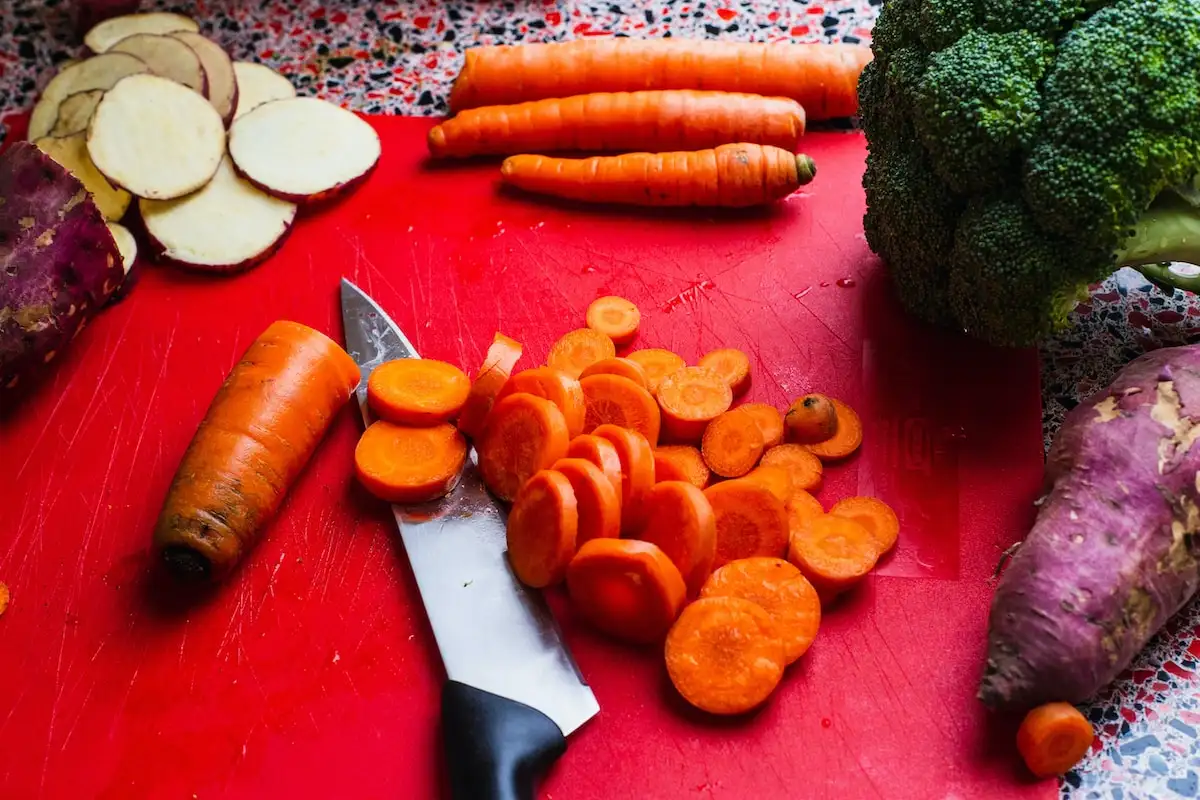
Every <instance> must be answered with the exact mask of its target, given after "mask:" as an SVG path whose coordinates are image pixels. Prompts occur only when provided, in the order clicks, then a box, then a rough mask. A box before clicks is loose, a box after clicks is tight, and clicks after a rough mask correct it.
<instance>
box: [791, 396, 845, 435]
mask: <svg viewBox="0 0 1200 800" xmlns="http://www.w3.org/2000/svg"><path fill="white" fill-rule="evenodd" d="M783 422H784V427H785V429H786V435H787V440H788V441H789V442H794V443H796V444H815V443H816V442H823V441H825V440H826V439H829V438H830V437H832V436H833V435H834V434H835V433H837V426H838V418H837V409H836V408H834V405H833V402H832V401H831V400H830V399H829V398H828V397H826V396H825V395H823V394H806V395H804V397H800V398H797V399H796V400H795V401H794V402H793V403H792V404H791V405H790V406H788V410H787V414H785V415H784V418H783Z"/></svg>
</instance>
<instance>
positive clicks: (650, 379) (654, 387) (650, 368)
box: [625, 347, 687, 395]
mask: <svg viewBox="0 0 1200 800" xmlns="http://www.w3.org/2000/svg"><path fill="white" fill-rule="evenodd" d="M625 357H626V358H627V359H629V360H630V361H632V362H633V363H635V364H637V365H638V366H640V367H641V368H642V370H643V371H644V372H645V373H646V388H647V389H649V390H650V394H655V395H656V394H658V385H659V384H660V383H662V379H663V378H665V377H667V376H668V375H670V374H671V373H672V372H677V371H679V370H681V369H683V368H684V367H686V366H687V362H685V361H684V360H683V359H682V358H681V357H679V356H678V355H676V354H675V353H672V352H671V351H670V350H660V349H658V348H656V347H652V348H650V349H648V350H634V351H633V352H632V353H630V354H629V355H627V356H625Z"/></svg>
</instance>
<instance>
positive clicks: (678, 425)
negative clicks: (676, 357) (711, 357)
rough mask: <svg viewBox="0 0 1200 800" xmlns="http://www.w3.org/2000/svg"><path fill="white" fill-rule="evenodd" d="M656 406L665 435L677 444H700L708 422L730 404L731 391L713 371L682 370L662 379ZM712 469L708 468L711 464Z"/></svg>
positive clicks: (731, 401) (722, 412)
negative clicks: (660, 409) (658, 408)
mask: <svg viewBox="0 0 1200 800" xmlns="http://www.w3.org/2000/svg"><path fill="white" fill-rule="evenodd" d="M658 404H659V406H660V407H661V408H662V422H663V427H664V428H665V429H666V431H667V434H668V435H669V436H670V437H671V438H672V439H674V440H675V441H677V442H681V443H693V442H699V441H700V439H701V437H703V436H704V429H705V428H706V427H708V423H710V422H712V421H713V420H714V419H716V418H717V417H719V416H720V415H722V414H724V413H725V412H726V411H728V410H729V406H730V405H732V404H733V391H732V390H731V389H730V388H729V385H728V384H727V383H725V381H724V380H722V379H721V377H720V376H719V375H717V374H716V373H715V372H711V371H709V370H707V369H704V368H703V367H684V368H683V369H680V370H676V371H675V372H672V373H671V374H670V375H668V376H667V377H665V378H663V379H662V382H661V383H660V384H659V385H658ZM710 466H711V465H710Z"/></svg>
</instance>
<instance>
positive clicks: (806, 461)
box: [762, 444, 825, 492]
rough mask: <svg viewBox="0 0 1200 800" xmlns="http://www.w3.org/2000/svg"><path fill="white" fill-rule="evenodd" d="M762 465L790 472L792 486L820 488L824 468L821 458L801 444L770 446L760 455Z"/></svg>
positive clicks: (811, 488)
mask: <svg viewBox="0 0 1200 800" xmlns="http://www.w3.org/2000/svg"><path fill="white" fill-rule="evenodd" d="M762 463H763V465H764V466H772V467H783V468H784V469H786V470H788V472H790V473H791V474H792V488H793V489H803V490H805V491H806V492H815V491H817V490H818V489H820V488H821V482H822V480H824V474H825V468H824V466H823V465H822V464H821V459H819V458H817V457H816V456H814V455H813V454H812V453H810V452H809V451H808V450H806V449H805V448H804V446H803V445H798V444H781V445H779V446H778V447H772V448H771V449H770V450H768V451H767V452H766V454H765V455H764V456H763V457H762Z"/></svg>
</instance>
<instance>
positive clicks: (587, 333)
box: [546, 328, 617, 380]
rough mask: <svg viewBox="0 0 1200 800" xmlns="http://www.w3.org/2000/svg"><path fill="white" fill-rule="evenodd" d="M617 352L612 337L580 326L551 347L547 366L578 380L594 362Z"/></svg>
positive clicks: (610, 356) (547, 357)
mask: <svg viewBox="0 0 1200 800" xmlns="http://www.w3.org/2000/svg"><path fill="white" fill-rule="evenodd" d="M616 354H617V348H616V347H615V346H614V345H613V342H612V339H610V338H608V337H607V336H605V335H604V334H603V333H600V332H598V331H594V330H592V329H591V328H579V329H577V330H573V331H570V332H569V333H566V334H564V335H563V337H562V338H561V339H559V340H558V341H557V342H555V343H554V344H553V345H552V346H551V347H550V354H549V355H548V356H546V366H548V367H552V368H553V369H557V370H559V371H560V372H565V373H567V374H568V375H570V376H571V377H572V378H575V379H576V380H578V379H579V376H580V374H582V373H583V371H584V370H585V369H587V368H588V367H590V366H591V365H592V364H595V363H596V362H597V361H603V360H604V359H606V358H612V357H613V356H615V355H616Z"/></svg>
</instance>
